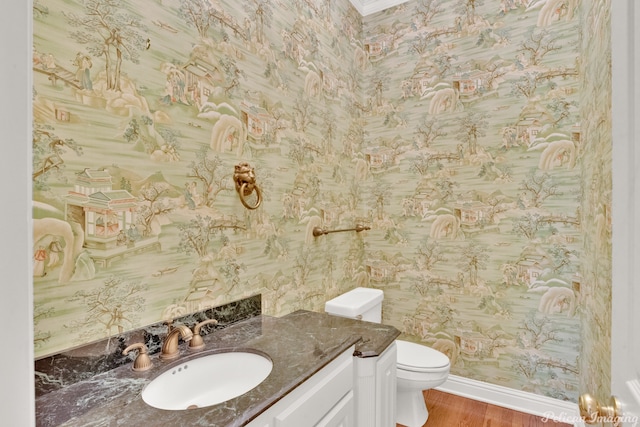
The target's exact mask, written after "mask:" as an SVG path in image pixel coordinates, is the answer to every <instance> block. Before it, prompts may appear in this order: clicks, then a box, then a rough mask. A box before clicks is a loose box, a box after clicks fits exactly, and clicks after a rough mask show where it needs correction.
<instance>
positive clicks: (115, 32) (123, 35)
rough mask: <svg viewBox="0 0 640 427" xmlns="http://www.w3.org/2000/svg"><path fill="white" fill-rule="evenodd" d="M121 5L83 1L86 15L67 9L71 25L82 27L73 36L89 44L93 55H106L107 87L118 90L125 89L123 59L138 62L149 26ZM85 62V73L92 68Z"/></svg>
mask: <svg viewBox="0 0 640 427" xmlns="http://www.w3.org/2000/svg"><path fill="white" fill-rule="evenodd" d="M119 6H120V2H119V1H114V0H89V1H86V2H84V15H79V14H76V13H64V15H65V16H66V17H67V21H68V23H69V25H70V26H71V27H73V28H79V29H78V30H77V31H74V32H72V33H71V37H73V38H74V39H75V40H76V42H78V43H79V44H86V45H87V47H88V50H89V52H90V53H91V54H92V55H94V56H96V57H102V58H103V59H104V72H105V75H106V88H107V89H109V90H117V91H120V90H121V89H122V86H121V83H122V82H121V76H122V72H123V62H124V61H125V60H128V61H131V62H133V63H137V62H138V61H139V58H140V52H141V51H143V50H145V47H146V44H147V38H146V37H145V36H144V35H143V34H142V32H144V31H145V30H146V28H145V26H144V25H143V24H142V22H141V21H140V19H139V18H138V17H137V16H135V15H133V14H130V13H125V12H123V9H122V8H120V7H119ZM82 66H83V67H84V69H83V70H82V72H83V73H86V72H88V69H89V68H91V65H90V63H86V65H84V64H83V65H82ZM84 87H85V88H87V89H90V87H87V86H86V85H85V86H84Z"/></svg>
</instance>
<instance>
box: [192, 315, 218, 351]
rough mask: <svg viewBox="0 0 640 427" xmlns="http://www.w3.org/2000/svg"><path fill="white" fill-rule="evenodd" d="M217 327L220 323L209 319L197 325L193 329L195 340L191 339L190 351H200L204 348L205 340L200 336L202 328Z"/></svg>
mask: <svg viewBox="0 0 640 427" xmlns="http://www.w3.org/2000/svg"><path fill="white" fill-rule="evenodd" d="M210 324H213V325H217V324H218V321H217V320H216V319H207V320H203V321H202V322H200V323H196V325H195V326H194V327H193V338H191V341H189V349H190V350H200V349H201V348H202V347H204V340H203V339H202V335H200V328H202V327H203V326H204V325H210Z"/></svg>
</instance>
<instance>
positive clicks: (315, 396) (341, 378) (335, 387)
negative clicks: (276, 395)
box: [248, 346, 355, 427]
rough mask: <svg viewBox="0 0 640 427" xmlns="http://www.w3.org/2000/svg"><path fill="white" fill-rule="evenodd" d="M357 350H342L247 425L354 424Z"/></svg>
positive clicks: (330, 426) (350, 426)
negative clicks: (355, 353)
mask: <svg viewBox="0 0 640 427" xmlns="http://www.w3.org/2000/svg"><path fill="white" fill-rule="evenodd" d="M354 351H355V347H354V346H351V347H350V348H349V349H347V350H346V351H344V352H343V353H341V354H340V355H339V356H338V357H336V358H335V359H334V360H333V361H331V362H330V363H329V364H328V365H326V366H325V367H324V368H322V369H321V370H320V371H318V372H317V373H316V374H315V375H313V376H312V377H311V378H309V379H308V380H307V381H305V382H304V383H302V384H301V385H299V386H298V387H296V388H295V389H294V390H293V391H291V392H290V393H289V394H287V395H286V396H284V397H283V398H282V399H280V400H279V401H278V402H276V403H275V404H274V405H273V406H272V407H271V408H269V409H267V410H266V411H265V412H263V413H262V414H260V415H259V416H258V417H257V418H256V419H254V420H253V421H251V422H250V423H249V424H248V427H300V426H322V427H355V422H354V390H353V385H354V362H353V359H354V358H353V352H354Z"/></svg>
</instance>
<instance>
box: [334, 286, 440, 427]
mask: <svg viewBox="0 0 640 427" xmlns="http://www.w3.org/2000/svg"><path fill="white" fill-rule="evenodd" d="M382 300H383V292H382V291H381V290H379V289H371V288H356V289H353V290H351V291H349V292H346V293H344V294H342V295H339V296H337V297H336V298H334V299H332V300H330V301H327V302H326V303H325V311H326V312H327V313H329V314H333V315H336V316H341V317H348V318H352V319H361V320H366V321H370V322H376V323H381V320H382ZM396 346H397V361H396V366H397V367H396V377H397V393H396V422H397V423H399V424H402V425H404V426H407V427H422V426H423V425H424V423H425V422H426V421H427V418H428V417H429V412H428V411H427V406H426V404H425V401H424V397H423V394H422V391H423V390H428V389H430V388H433V387H437V386H439V385H441V384H443V383H444V382H445V381H446V380H447V377H448V376H449V368H450V362H449V358H448V357H447V356H446V355H445V354H443V353H441V352H439V351H437V350H435V349H433V348H430V347H427V346H424V345H420V344H416V343H413V342H409V341H403V340H396Z"/></svg>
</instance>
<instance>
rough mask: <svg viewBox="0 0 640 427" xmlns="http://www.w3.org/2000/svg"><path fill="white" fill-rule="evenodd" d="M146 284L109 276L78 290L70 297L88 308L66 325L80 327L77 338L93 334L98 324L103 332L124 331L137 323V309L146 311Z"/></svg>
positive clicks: (106, 333)
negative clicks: (81, 315) (90, 288)
mask: <svg viewBox="0 0 640 427" xmlns="http://www.w3.org/2000/svg"><path fill="white" fill-rule="evenodd" d="M147 287H148V285H146V284H142V283H130V282H127V281H125V280H123V279H122V278H119V277H116V276H112V277H110V278H108V279H106V280H104V282H103V285H102V286H100V287H99V288H97V289H93V290H80V291H77V292H76V293H75V294H74V295H73V297H71V298H69V301H70V302H73V301H80V302H82V303H83V304H85V305H86V307H87V310H86V312H85V315H84V318H83V319H80V320H75V321H73V322H71V323H69V324H68V325H67V326H68V327H69V328H71V329H74V330H78V331H80V336H79V337H78V338H77V339H78V340H79V341H80V342H84V341H86V340H87V339H91V338H94V337H95V335H94V334H95V332H96V330H97V329H98V326H102V328H103V331H100V332H102V333H104V334H105V336H109V335H111V334H113V333H114V332H117V333H122V332H124V331H127V330H129V329H131V327H132V326H133V325H136V324H137V322H138V317H139V315H140V313H142V312H144V311H145V302H146V298H145V296H144V295H145V291H146V290H147Z"/></svg>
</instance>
